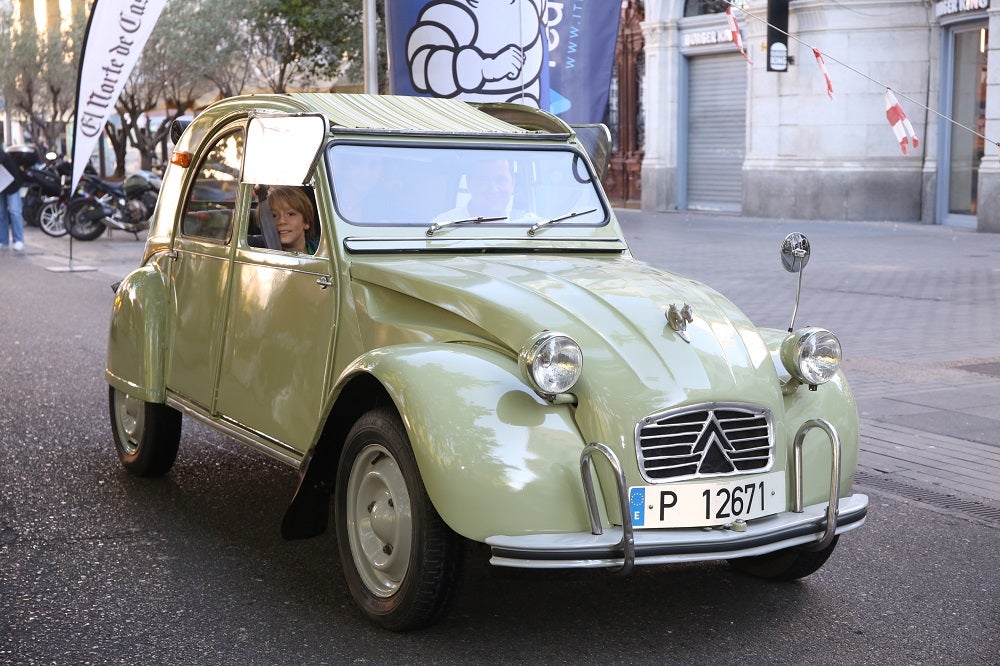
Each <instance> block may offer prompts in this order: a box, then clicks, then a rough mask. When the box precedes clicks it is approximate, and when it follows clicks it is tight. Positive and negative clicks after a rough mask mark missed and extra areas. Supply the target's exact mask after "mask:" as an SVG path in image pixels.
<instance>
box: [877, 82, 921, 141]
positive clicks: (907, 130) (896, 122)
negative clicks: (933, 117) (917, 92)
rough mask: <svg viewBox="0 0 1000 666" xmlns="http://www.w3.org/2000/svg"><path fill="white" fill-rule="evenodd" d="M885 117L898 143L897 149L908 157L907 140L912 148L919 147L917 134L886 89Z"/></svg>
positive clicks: (896, 101)
mask: <svg viewBox="0 0 1000 666" xmlns="http://www.w3.org/2000/svg"><path fill="white" fill-rule="evenodd" d="M885 117H886V120H888V121H889V124H890V125H892V131H893V133H894V134H895V135H896V141H899V149H900V150H902V151H903V154H904V155H909V152H907V150H906V144H907V143H908V140H912V141H913V147H914V148H916V147H917V146H919V145H920V141H919V140H918V139H917V133H916V132H915V131H913V125H911V124H910V121H909V119H908V118H907V117H906V113H905V112H904V111H903V107H901V106H900V105H899V100H898V99H896V96H895V95H893V94H892V91H891V90H889V89H888V88H886V89H885Z"/></svg>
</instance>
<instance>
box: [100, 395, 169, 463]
mask: <svg viewBox="0 0 1000 666" xmlns="http://www.w3.org/2000/svg"><path fill="white" fill-rule="evenodd" d="M108 403H109V405H110V407H111V431H112V432H113V433H114V436H115V448H116V449H117V450H118V457H119V458H121V461H122V465H124V466H125V469H126V470H128V471H129V472H130V473H131V474H135V475H136V476H162V475H163V474H166V473H167V472H169V471H170V468H171V467H172V466H173V464H174V459H176V458H177V445H178V444H179V443H180V440H181V413H180V412H178V411H177V410H175V409H172V408H170V407H167V406H166V405H162V404H158V403H152V402H146V401H144V400H140V399H139V398H136V397H134V396H131V395H129V394H127V393H124V392H122V391H119V390H118V389H116V388H114V387H109V389H108Z"/></svg>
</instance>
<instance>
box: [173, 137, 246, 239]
mask: <svg viewBox="0 0 1000 666" xmlns="http://www.w3.org/2000/svg"><path fill="white" fill-rule="evenodd" d="M243 145H244V136H243V130H242V129H237V130H235V131H233V132H229V133H227V134H225V135H223V136H222V137H220V138H219V139H218V140H216V142H215V144H214V145H213V146H212V148H211V149H210V150H209V151H208V153H207V154H206V155H205V157H204V159H202V161H201V163H200V164H199V165H198V167H197V171H196V176H195V180H194V182H193V183H192V184H191V189H190V191H189V192H188V196H187V200H186V201H185V203H184V216H183V219H182V222H181V233H182V234H184V235H185V236H195V237H198V238H206V239H209V240H217V241H221V242H223V243H228V242H229V239H230V237H231V235H232V230H233V210H234V209H235V207H236V194H237V192H238V189H239V187H238V186H239V178H240V164H241V161H242V159H243Z"/></svg>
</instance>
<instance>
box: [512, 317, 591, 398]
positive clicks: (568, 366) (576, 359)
mask: <svg viewBox="0 0 1000 666" xmlns="http://www.w3.org/2000/svg"><path fill="white" fill-rule="evenodd" d="M518 366H519V367H520V369H521V375H522V376H523V377H524V380H525V381H526V382H528V384H529V385H530V386H531V388H533V389H534V390H535V392H536V393H538V394H539V395H540V396H542V397H543V398H545V399H547V400H551V399H552V398H553V397H554V396H556V395H559V394H560V393H565V392H566V391H569V390H570V389H571V388H573V386H574V385H575V384H576V382H577V380H578V379H580V374H581V373H582V372H583V350H581V349H580V345H578V344H577V342H576V340H574V339H573V338H571V337H569V336H568V335H565V334H563V333H555V332H553V331H542V332H541V333H536V334H535V335H533V336H531V338H530V339H529V340H528V342H527V343H525V345H524V347H522V348H521V353H520V354H518Z"/></svg>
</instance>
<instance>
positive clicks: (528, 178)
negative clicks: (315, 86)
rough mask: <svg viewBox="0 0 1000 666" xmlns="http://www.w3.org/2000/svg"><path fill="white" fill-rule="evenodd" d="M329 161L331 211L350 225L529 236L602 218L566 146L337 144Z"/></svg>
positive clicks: (589, 177) (587, 177)
mask: <svg viewBox="0 0 1000 666" xmlns="http://www.w3.org/2000/svg"><path fill="white" fill-rule="evenodd" d="M328 160H329V165H330V167H331V168H330V171H331V173H332V178H333V192H334V201H335V203H336V206H337V210H338V212H339V213H340V215H341V216H342V217H343V218H344V219H346V220H347V221H348V222H350V223H352V224H356V225H363V226H386V225H393V226H397V225H404V226H414V227H424V228H425V229H426V230H427V235H433V234H434V233H435V232H438V231H442V230H444V229H446V228H447V229H448V230H452V229H460V228H466V227H468V226H469V225H483V226H499V225H516V226H519V227H526V228H529V229H531V228H532V227H534V230H533V231H532V234H534V233H536V232H538V233H543V232H540V231H539V230H540V229H543V228H545V229H548V228H552V227H563V226H568V225H577V226H590V227H594V226H600V225H603V224H606V223H607V221H608V212H607V209H606V206H605V204H604V202H603V199H602V198H601V196H600V194H599V193H598V188H597V185H596V181H595V178H594V175H593V173H592V172H591V170H590V166H589V163H588V162H587V160H586V159H585V158H584V157H583V156H582V155H580V154H579V153H576V152H574V151H572V150H566V149H540V148H530V149H496V148H482V147H469V146H458V147H456V146H455V145H454V144H450V145H446V144H438V145H437V146H428V145H427V144H423V145H400V144H394V145H381V146H379V145H361V144H354V143H347V142H343V143H337V142H335V143H333V144H331V145H330V147H329V149H328ZM522 233H525V231H524V230H522Z"/></svg>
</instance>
